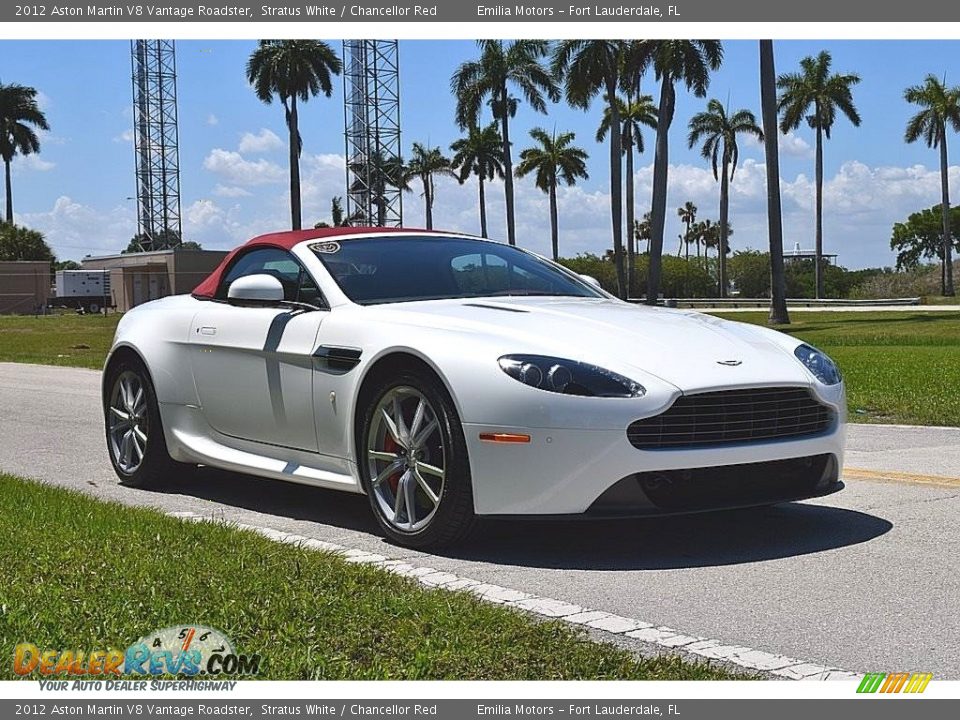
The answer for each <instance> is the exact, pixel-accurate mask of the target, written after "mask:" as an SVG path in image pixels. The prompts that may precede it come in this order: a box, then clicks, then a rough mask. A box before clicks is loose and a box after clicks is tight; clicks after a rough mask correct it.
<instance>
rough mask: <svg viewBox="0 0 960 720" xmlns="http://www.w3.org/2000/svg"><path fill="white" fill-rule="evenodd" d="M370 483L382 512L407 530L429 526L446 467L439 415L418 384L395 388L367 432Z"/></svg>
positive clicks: (376, 413)
mask: <svg viewBox="0 0 960 720" xmlns="http://www.w3.org/2000/svg"><path fill="white" fill-rule="evenodd" d="M366 452H367V468H368V470H369V472H370V485H371V487H372V489H373V495H374V498H375V499H376V502H377V507H378V508H379V509H380V513H381V514H382V515H383V518H384V519H385V520H386V521H387V522H388V523H390V524H391V525H392V526H393V527H395V528H397V529H398V530H401V531H403V532H408V533H409V532H416V531H417V530H420V529H421V528H423V527H425V526H426V525H427V524H428V523H429V522H430V521H431V520H432V519H433V516H434V515H435V514H436V512H437V508H438V507H440V498H441V497H442V496H443V483H444V475H445V470H444V468H445V467H446V458H445V452H446V450H445V448H444V444H443V435H442V433H441V431H440V422H439V417H438V416H437V412H436V410H434V408H433V406H432V405H431V404H430V401H429V400H427V398H426V397H424V395H423V393H421V392H420V391H419V390H417V389H416V388H412V387H409V386H406V385H402V386H399V387H395V388H392V389H391V390H389V391H387V393H386V394H384V396H383V397H382V398H381V399H380V402H379V403H378V404H377V407H376V409H375V410H374V414H373V419H372V421H371V423H370V430H369V432H368V435H367V449H366Z"/></svg>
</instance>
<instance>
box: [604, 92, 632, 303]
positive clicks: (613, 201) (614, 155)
mask: <svg viewBox="0 0 960 720" xmlns="http://www.w3.org/2000/svg"><path fill="white" fill-rule="evenodd" d="M607 100H608V102H609V103H610V221H611V223H612V225H613V263H614V265H615V266H616V269H617V295H618V296H619V297H620V299H621V300H626V299H627V297H628V296H629V294H630V288H628V287H627V278H626V275H625V273H624V269H623V225H622V223H623V177H622V172H623V167H622V165H621V154H622V153H621V152H620V130H621V127H620V106H619V105H618V104H617V86H616V85H615V84H611V83H608V85H607Z"/></svg>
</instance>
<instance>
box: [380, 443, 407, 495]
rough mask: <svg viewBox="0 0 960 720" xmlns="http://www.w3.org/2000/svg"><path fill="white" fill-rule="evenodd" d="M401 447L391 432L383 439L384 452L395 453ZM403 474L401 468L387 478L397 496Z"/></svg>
mask: <svg viewBox="0 0 960 720" xmlns="http://www.w3.org/2000/svg"><path fill="white" fill-rule="evenodd" d="M399 449H400V446H399V445H398V444H397V442H396V441H395V440H394V439H393V438H392V437H390V435H389V434H388V435H387V436H386V437H385V438H384V439H383V451H384V452H388V453H392V454H394V455H395V454H396V453H397V451H398V450H399ZM401 475H403V472H402V471H401V470H397V471H396V472H395V473H393V475H390V476H389V477H388V478H387V485H389V486H390V490H391V491H392V492H393V494H394V496H396V494H397V487H398V486H399V485H400V476H401Z"/></svg>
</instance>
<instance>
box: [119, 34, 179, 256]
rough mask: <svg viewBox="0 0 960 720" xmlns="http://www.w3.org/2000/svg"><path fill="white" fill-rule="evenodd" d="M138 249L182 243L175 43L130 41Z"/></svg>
mask: <svg viewBox="0 0 960 720" xmlns="http://www.w3.org/2000/svg"><path fill="white" fill-rule="evenodd" d="M130 55H131V61H132V67H133V72H132V78H133V138H134V153H135V156H136V172H137V224H138V229H139V236H140V237H141V238H143V240H142V241H141V243H140V250H142V251H148V250H164V249H167V248H171V247H175V246H177V245H179V244H180V242H181V239H182V227H181V224H180V153H179V149H178V136H177V63H176V53H175V49H174V41H173V40H131V41H130Z"/></svg>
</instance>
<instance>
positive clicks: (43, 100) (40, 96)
mask: <svg viewBox="0 0 960 720" xmlns="http://www.w3.org/2000/svg"><path fill="white" fill-rule="evenodd" d="M37 105H38V106H39V107H40V110H41V112H44V113H47V112H49V111H50V108H52V107H53V99H52V98H51V97H50V96H49V95H47V94H46V93H45V92H44V91H43V90H38V91H37Z"/></svg>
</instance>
